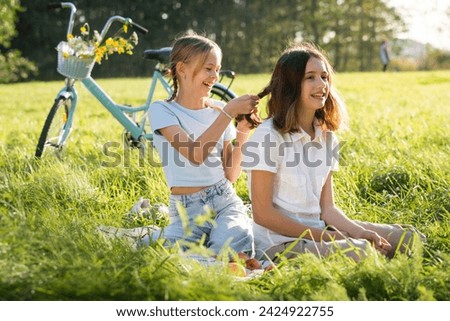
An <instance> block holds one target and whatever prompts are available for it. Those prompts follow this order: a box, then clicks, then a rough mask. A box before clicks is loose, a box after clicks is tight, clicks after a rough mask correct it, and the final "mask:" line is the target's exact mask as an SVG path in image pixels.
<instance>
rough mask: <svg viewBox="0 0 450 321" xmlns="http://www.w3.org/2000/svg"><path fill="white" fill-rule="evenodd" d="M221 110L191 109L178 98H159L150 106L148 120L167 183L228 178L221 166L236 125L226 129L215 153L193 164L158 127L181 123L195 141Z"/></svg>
mask: <svg viewBox="0 0 450 321" xmlns="http://www.w3.org/2000/svg"><path fill="white" fill-rule="evenodd" d="M211 104H213V105H214V106H217V107H220V108H223V105H224V103H223V102H220V101H215V100H211V101H210V105H211ZM219 114H220V111H218V110H216V109H214V108H210V107H209V108H204V109H200V110H192V109H188V108H185V107H183V106H181V105H180V104H178V103H177V102H175V101H171V102H165V101H156V102H154V103H152V104H151V105H150V108H149V121H150V126H151V128H152V130H153V132H154V135H153V144H154V146H155V147H156V149H157V151H158V153H159V156H160V159H161V162H162V166H163V169H164V173H165V175H166V180H167V184H168V185H169V188H170V187H173V186H210V185H213V184H215V183H217V182H218V181H220V180H221V179H223V178H224V177H225V172H224V169H223V165H222V149H223V145H224V142H225V141H229V140H232V139H234V138H235V137H236V130H235V128H234V126H233V124H231V123H230V125H229V126H228V127H227V128H226V130H225V132H224V133H223V134H222V136H221V137H220V139H219V141H218V142H217V144H216V145H215V147H214V149H213V150H212V152H211V153H210V154H209V156H208V157H207V159H206V160H205V161H204V162H203V163H202V164H200V165H195V164H192V163H191V162H190V161H189V160H188V159H187V158H185V157H184V156H183V155H181V154H180V153H178V151H177V150H176V149H175V148H173V146H172V145H171V144H170V143H169V141H167V139H166V138H165V137H164V136H163V135H161V133H160V132H159V129H162V128H165V127H169V126H173V125H178V126H180V127H182V128H183V129H184V130H185V131H186V132H187V134H188V135H189V136H191V138H192V139H193V140H195V139H197V138H198V137H199V136H200V135H201V134H203V132H204V131H205V130H206V129H207V128H208V127H210V126H211V124H212V123H213V122H214V121H215V120H216V118H217V117H218V116H219Z"/></svg>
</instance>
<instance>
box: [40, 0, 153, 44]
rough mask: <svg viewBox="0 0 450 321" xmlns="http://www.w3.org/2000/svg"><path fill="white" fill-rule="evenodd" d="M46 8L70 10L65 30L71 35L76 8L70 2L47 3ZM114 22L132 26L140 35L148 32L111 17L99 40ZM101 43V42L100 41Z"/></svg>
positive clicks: (128, 20) (123, 19)
mask: <svg viewBox="0 0 450 321" xmlns="http://www.w3.org/2000/svg"><path fill="white" fill-rule="evenodd" d="M47 8H48V9H49V10H51V9H62V8H70V11H71V13H70V18H69V26H68V28H67V34H71V33H72V30H73V24H74V21H75V13H76V12H77V8H76V7H75V5H74V4H73V3H71V2H59V3H55V2H54V3H49V4H48V5H47ZM114 21H120V22H122V23H124V24H128V25H130V26H132V27H133V28H135V29H136V31H138V32H140V33H142V34H146V33H147V32H148V30H147V29H146V28H144V27H142V26H141V25H139V24H137V23H135V22H133V21H132V20H131V19H130V18H124V17H121V16H113V17H111V18H109V19H108V21H107V22H106V23H105V26H104V27H103V30H102V32H101V34H100V38H101V40H103V39H104V38H105V35H106V33H107V32H108V30H109V28H110V27H111V24H112V23H113V22H114ZM100 42H101V41H100Z"/></svg>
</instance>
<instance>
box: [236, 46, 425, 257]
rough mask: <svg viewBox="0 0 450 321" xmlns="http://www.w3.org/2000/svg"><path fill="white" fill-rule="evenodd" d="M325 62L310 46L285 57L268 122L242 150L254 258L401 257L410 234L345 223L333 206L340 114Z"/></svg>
mask: <svg viewBox="0 0 450 321" xmlns="http://www.w3.org/2000/svg"><path fill="white" fill-rule="evenodd" d="M332 75H333V70H332V67H331V65H330V63H329V61H328V60H327V58H326V56H325V55H324V54H323V53H322V51H320V50H319V49H318V48H317V47H315V46H314V45H312V44H309V43H304V44H301V45H294V46H292V47H289V48H288V49H286V50H285V51H284V52H283V54H282V55H281V57H280V58H279V59H278V62H277V64H276V66H275V69H274V71H273V73H272V77H271V80H270V82H269V84H268V85H267V87H266V88H264V90H263V91H262V92H261V93H260V94H259V96H260V97H261V98H262V97H264V96H265V95H269V98H268V102H267V106H268V118H267V119H266V120H264V121H263V123H262V124H261V125H260V126H259V127H258V128H257V129H256V130H255V132H254V134H253V135H252V136H251V137H250V139H249V140H248V142H247V143H246V146H245V147H244V151H245V153H244V159H243V163H242V166H243V169H244V170H245V171H246V172H247V173H248V184H249V190H250V198H251V203H252V209H253V220H254V237H255V247H256V251H257V255H256V258H262V259H263V258H264V257H268V258H270V259H271V260H274V259H275V258H276V256H277V255H279V254H280V253H284V255H286V257H288V258H290V257H294V256H296V255H298V254H299V253H305V252H310V253H314V254H316V255H318V256H328V255H329V254H331V253H333V252H336V251H343V253H345V254H346V255H348V256H350V257H351V258H353V259H354V260H356V261H357V260H359V259H361V258H362V257H364V256H365V255H366V254H367V251H368V250H369V248H375V249H376V250H378V251H379V252H381V253H382V254H384V255H386V256H388V257H392V256H393V255H394V253H395V252H396V251H397V250H400V251H406V250H407V249H409V245H411V244H410V243H411V242H412V240H413V239H414V235H416V234H417V233H418V232H415V230H414V229H413V228H410V229H409V228H404V227H402V226H400V225H394V224H376V223H370V222H360V221H356V220H352V219H350V218H348V217H347V216H346V215H345V214H344V212H343V211H342V210H341V209H339V208H338V207H337V206H336V204H335V201H334V192H333V172H334V171H336V170H338V159H337V158H338V157H336V156H337V155H336V152H337V149H338V139H337V138H336V135H335V134H334V131H336V130H337V129H338V128H339V127H340V126H341V124H342V122H343V119H344V116H345V106H344V103H343V101H342V100H341V99H340V97H339V96H338V94H337V91H336V89H335V88H334V87H333V82H332V79H333V78H332Z"/></svg>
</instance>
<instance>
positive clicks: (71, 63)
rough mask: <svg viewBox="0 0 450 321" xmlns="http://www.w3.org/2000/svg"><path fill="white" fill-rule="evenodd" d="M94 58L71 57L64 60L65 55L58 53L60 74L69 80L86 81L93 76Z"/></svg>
mask: <svg viewBox="0 0 450 321" xmlns="http://www.w3.org/2000/svg"><path fill="white" fill-rule="evenodd" d="M94 64H95V60H94V58H79V57H75V56H69V57H67V58H64V56H63V53H62V52H61V51H58V68H57V69H56V70H58V72H59V73H60V74H61V75H63V76H65V77H68V78H72V79H84V78H87V77H89V76H90V75H91V71H92V68H94Z"/></svg>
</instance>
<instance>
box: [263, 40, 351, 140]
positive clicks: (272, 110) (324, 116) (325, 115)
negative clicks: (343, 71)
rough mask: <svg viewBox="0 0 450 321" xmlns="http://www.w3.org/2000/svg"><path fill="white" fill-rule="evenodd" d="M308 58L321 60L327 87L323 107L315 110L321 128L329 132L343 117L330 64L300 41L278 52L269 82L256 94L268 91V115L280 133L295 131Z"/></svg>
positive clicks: (297, 128)
mask: <svg viewBox="0 0 450 321" xmlns="http://www.w3.org/2000/svg"><path fill="white" fill-rule="evenodd" d="M311 57H315V58H317V59H320V60H321V61H323V62H324V64H325V66H326V69H327V72H328V82H329V86H330V93H329V94H328V97H327V99H326V101H325V106H324V107H323V108H321V109H319V110H317V111H316V113H315V117H316V118H317V120H318V121H319V124H320V125H321V126H322V127H323V128H324V129H328V130H332V131H334V130H337V129H338V128H339V126H340V124H341V121H342V120H343V116H344V115H343V111H344V110H345V106H344V104H343V102H342V100H341V99H340V97H339V96H338V94H337V91H336V90H335V89H334V88H333V86H332V74H333V73H334V71H333V68H332V66H331V65H330V63H329V61H328V59H327V58H326V56H325V54H324V53H323V52H322V51H321V50H320V49H319V48H318V47H316V46H315V45H313V44H311V43H302V44H299V45H293V46H290V47H288V48H287V49H286V50H285V51H284V52H283V53H282V55H281V57H280V58H279V59H278V62H277V64H276V66H275V69H274V71H273V73H272V77H271V79H270V82H269V84H268V85H267V86H266V87H265V88H264V89H263V90H262V91H261V92H260V93H259V94H258V96H260V97H264V96H266V95H268V94H270V96H269V100H268V102H267V107H268V117H269V118H270V117H271V118H272V119H273V124H274V126H275V128H276V129H277V130H278V131H280V132H281V133H293V132H296V131H298V130H299V126H298V119H299V110H298V108H297V105H298V104H299V99H300V97H301V90H302V88H301V87H302V86H301V84H302V80H303V78H304V77H305V70H306V64H307V62H308V60H309V59H310V58H311Z"/></svg>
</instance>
